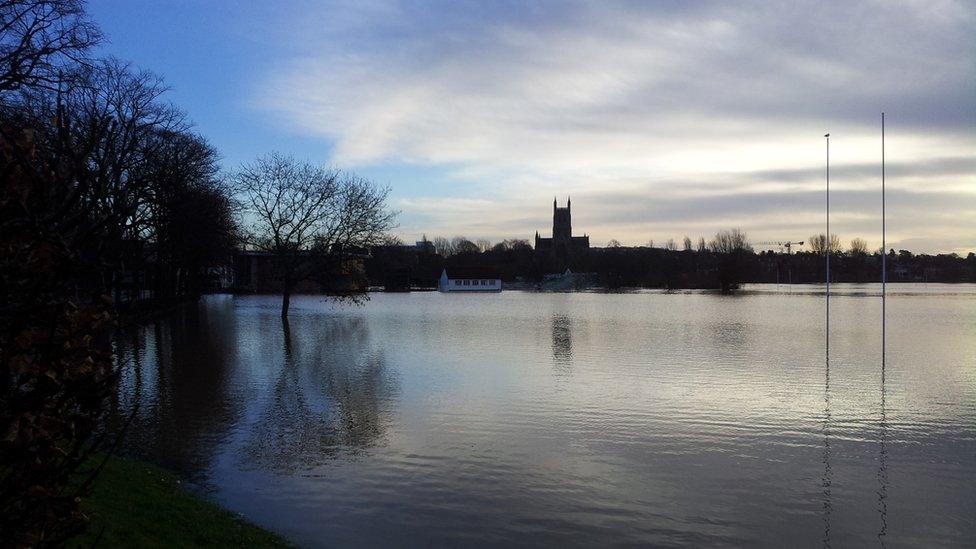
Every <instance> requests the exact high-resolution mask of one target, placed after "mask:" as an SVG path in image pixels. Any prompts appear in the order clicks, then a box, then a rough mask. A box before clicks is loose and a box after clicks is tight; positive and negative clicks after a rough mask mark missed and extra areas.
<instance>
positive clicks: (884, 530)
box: [878, 354, 888, 547]
mask: <svg viewBox="0 0 976 549" xmlns="http://www.w3.org/2000/svg"><path fill="white" fill-rule="evenodd" d="M883 357H884V355H883V354H882V359H881V423H880V427H881V429H880V433H879V437H878V514H879V515H880V517H881V526H880V530H878V541H879V542H880V543H881V546H882V547H884V546H885V536H887V535H888V448H887V444H888V419H887V417H886V416H885V414H886V413H887V411H886V409H885V363H884V358H883Z"/></svg>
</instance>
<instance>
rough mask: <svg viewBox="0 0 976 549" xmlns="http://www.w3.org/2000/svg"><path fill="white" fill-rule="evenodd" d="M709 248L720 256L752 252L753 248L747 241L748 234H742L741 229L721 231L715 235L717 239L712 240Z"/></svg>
mask: <svg viewBox="0 0 976 549" xmlns="http://www.w3.org/2000/svg"><path fill="white" fill-rule="evenodd" d="M709 247H710V248H711V250H712V251H713V252H715V253H718V254H731V253H736V252H742V251H750V252H751V251H752V246H750V245H749V241H748V240H747V239H746V233H744V232H742V230H741V229H731V230H728V231H719V232H718V233H716V234H715V238H713V239H712V242H711V245H710V246H709Z"/></svg>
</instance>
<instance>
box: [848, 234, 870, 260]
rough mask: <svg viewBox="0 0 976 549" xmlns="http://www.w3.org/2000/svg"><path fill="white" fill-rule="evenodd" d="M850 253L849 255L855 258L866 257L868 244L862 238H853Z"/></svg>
mask: <svg viewBox="0 0 976 549" xmlns="http://www.w3.org/2000/svg"><path fill="white" fill-rule="evenodd" d="M850 252H851V255H856V256H861V255H866V254H867V253H868V243H867V242H865V241H864V239H863V238H855V239H853V240H851V247H850Z"/></svg>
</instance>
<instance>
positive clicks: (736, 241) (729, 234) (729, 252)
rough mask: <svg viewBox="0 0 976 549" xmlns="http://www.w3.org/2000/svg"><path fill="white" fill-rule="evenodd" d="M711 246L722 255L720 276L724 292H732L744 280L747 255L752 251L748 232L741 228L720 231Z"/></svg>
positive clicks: (712, 249)
mask: <svg viewBox="0 0 976 549" xmlns="http://www.w3.org/2000/svg"><path fill="white" fill-rule="evenodd" d="M710 248H711V251H712V252H714V253H716V254H718V255H719V256H720V259H719V269H718V276H719V285H720V287H721V289H722V293H731V292H732V290H734V289H736V288H738V287H739V284H740V282H741V281H742V277H743V274H744V270H745V260H746V255H747V254H751V253H752V247H751V246H750V245H749V240H748V239H747V238H746V233H744V232H742V231H741V230H740V229H731V230H728V231H719V232H718V233H717V234H716V235H715V238H713V239H712V242H711V246H710Z"/></svg>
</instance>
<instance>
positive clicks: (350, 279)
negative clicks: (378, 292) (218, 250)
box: [231, 250, 366, 294]
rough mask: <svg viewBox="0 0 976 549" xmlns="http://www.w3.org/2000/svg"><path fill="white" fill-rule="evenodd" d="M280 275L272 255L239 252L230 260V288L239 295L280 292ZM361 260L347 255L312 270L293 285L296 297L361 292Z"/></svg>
mask: <svg viewBox="0 0 976 549" xmlns="http://www.w3.org/2000/svg"><path fill="white" fill-rule="evenodd" d="M282 279H283V277H282V272H281V269H280V268H279V266H278V260H277V258H275V256H274V254H271V253H268V252H264V251H257V250H239V251H237V252H235V253H234V258H233V282H232V284H231V288H232V289H233V290H234V291H235V292H241V293H277V292H280V291H281V284H282ZM365 287H366V274H365V271H364V269H363V258H362V257H360V255H359V254H348V256H347V257H346V258H344V259H342V260H341V261H339V262H338V264H334V265H331V266H330V267H329V268H327V269H324V270H316V271H314V272H312V273H311V274H310V275H309V276H308V277H307V278H304V279H302V280H300V281H298V282H297V284H296V285H295V288H294V293H296V294H316V293H333V292H335V293H345V292H356V291H361V290H363V289H365Z"/></svg>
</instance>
